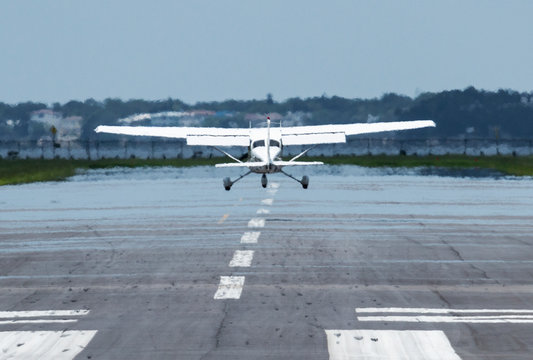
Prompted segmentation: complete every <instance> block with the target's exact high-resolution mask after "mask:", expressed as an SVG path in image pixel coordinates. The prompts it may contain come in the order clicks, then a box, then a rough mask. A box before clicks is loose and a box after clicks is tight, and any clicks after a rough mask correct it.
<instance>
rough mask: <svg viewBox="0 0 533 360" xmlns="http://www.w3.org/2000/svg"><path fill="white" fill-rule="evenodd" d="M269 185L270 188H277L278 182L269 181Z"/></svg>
mask: <svg viewBox="0 0 533 360" xmlns="http://www.w3.org/2000/svg"><path fill="white" fill-rule="evenodd" d="M269 187H270V188H271V189H277V188H279V183H276V182H275V183H270V185H269Z"/></svg>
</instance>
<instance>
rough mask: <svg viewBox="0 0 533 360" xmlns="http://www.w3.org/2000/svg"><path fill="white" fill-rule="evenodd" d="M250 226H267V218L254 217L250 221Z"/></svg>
mask: <svg viewBox="0 0 533 360" xmlns="http://www.w3.org/2000/svg"><path fill="white" fill-rule="evenodd" d="M248 227H249V228H262V227H265V219H264V218H252V219H251V220H250V221H248Z"/></svg>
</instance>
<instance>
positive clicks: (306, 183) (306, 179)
mask: <svg viewBox="0 0 533 360" xmlns="http://www.w3.org/2000/svg"><path fill="white" fill-rule="evenodd" d="M300 184H302V187H303V188H304V189H307V187H308V186H309V176H307V175H304V176H303V177H302V181H300Z"/></svg>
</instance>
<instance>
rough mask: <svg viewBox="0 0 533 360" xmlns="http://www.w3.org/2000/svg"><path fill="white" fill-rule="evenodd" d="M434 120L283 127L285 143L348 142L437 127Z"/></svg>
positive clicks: (282, 132)
mask: <svg viewBox="0 0 533 360" xmlns="http://www.w3.org/2000/svg"><path fill="white" fill-rule="evenodd" d="M435 126H436V125H435V122H433V121H432V120H415V121H394V122H379V123H369V124H367V123H354V124H333V125H313V126H292V127H286V128H282V129H281V138H282V143H283V145H313V144H334V143H344V142H346V136H350V135H360V134H370V133H378V132H384V131H397V130H411V129H419V128H425V127H435Z"/></svg>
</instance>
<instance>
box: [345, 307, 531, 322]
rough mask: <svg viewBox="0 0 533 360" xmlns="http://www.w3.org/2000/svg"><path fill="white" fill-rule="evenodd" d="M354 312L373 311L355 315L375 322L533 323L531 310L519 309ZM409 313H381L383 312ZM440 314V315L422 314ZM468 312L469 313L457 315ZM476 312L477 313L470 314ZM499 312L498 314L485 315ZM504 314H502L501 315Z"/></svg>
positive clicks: (389, 309) (420, 309)
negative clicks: (370, 314)
mask: <svg viewBox="0 0 533 360" xmlns="http://www.w3.org/2000/svg"><path fill="white" fill-rule="evenodd" d="M355 312H356V314H358V315H359V314H369V313H374V314H375V315H372V316H357V320H359V321H377V322H434V323H478V324H501V323H511V324H527V323H533V315H526V314H533V310H530V309H527V310H520V309H501V310H498V309H440V308H436V309H431V308H430V309H426V308H381V309H380V308H356V309H355ZM391 313H396V314H405V313H410V314H411V315H383V314H391ZM424 314H442V315H424ZM457 314H469V315H460V316H459V315H457ZM471 314H477V315H471ZM487 314H499V315H487ZM502 314H504V315H502Z"/></svg>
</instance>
